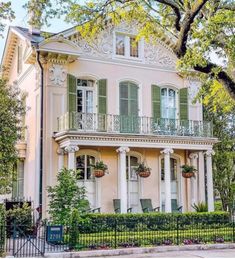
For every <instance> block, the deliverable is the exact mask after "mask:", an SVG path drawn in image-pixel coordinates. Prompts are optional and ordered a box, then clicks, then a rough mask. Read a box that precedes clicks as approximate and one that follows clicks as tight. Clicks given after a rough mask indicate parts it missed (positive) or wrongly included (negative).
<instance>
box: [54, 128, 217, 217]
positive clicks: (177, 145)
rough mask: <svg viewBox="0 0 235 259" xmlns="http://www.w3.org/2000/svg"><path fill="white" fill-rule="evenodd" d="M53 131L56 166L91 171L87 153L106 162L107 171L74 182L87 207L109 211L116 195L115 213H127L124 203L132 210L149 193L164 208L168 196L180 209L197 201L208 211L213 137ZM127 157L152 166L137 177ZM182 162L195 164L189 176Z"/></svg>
mask: <svg viewBox="0 0 235 259" xmlns="http://www.w3.org/2000/svg"><path fill="white" fill-rule="evenodd" d="M54 137H55V140H56V142H57V143H58V144H59V149H58V150H57V154H58V170H60V169H61V168H62V167H64V166H65V167H67V168H69V169H81V168H82V170H85V171H84V173H83V174H84V175H85V174H87V175H88V174H89V175H90V176H92V169H89V164H88V162H87V161H88V160H89V159H91V157H93V158H92V159H93V160H91V161H90V163H94V161H99V160H102V161H103V162H104V163H105V164H107V165H108V169H109V174H108V175H105V176H104V177H102V178H94V177H93V178H92V177H91V178H90V179H85V178H84V179H83V180H81V181H80V183H79V184H83V185H85V186H86V188H87V189H88V197H89V201H90V205H91V207H92V208H97V207H101V212H108V213H113V212H114V207H113V200H114V199H120V203H121V208H120V209H121V213H127V211H128V208H130V207H131V208H132V209H133V212H142V209H141V206H140V199H151V201H152V204H153V207H160V211H165V212H172V200H176V201H177V206H182V208H183V212H186V211H192V207H191V205H192V204H194V203H196V204H197V203H198V202H207V203H208V207H209V211H213V210H214V198H213V197H214V195H213V181H212V154H213V151H212V145H213V143H215V142H216V141H217V140H216V139H213V138H201V137H198V138H189V137H185V136H178V137H176V136H149V137H142V136H139V135H135V136H132V135H128V134H107V135H103V134H102V133H99V134H97V133H92V132H89V133H77V132H75V131H70V132H67V133H66V132H58V133H56V134H55V136H54ZM79 157H80V158H79ZM81 159H83V160H82V161H81ZM133 161H135V163H139V162H143V161H144V162H145V163H147V165H148V166H149V167H150V168H152V172H151V175H150V176H149V177H148V178H141V177H137V176H136V174H135V170H134V169H135V166H136V164H133V163H134V162H133ZM173 161H174V162H173ZM131 163H132V164H131ZM204 163H206V166H205V164H204ZM81 164H83V165H84V164H86V165H85V166H83V167H81ZM183 164H191V165H193V166H194V167H195V168H197V170H198V172H199V173H198V174H197V175H196V177H195V178H191V179H185V178H183V177H182V174H181V168H180V167H181V166H182V165H183ZM85 167H86V168H85ZM174 168H175V169H174ZM205 168H206V170H205ZM86 177H87V176H86ZM88 178H89V177H88ZM205 186H207V194H206V187H205Z"/></svg>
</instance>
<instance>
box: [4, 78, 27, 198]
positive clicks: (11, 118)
mask: <svg viewBox="0 0 235 259" xmlns="http://www.w3.org/2000/svg"><path fill="white" fill-rule="evenodd" d="M24 114H25V107H24V104H23V101H22V93H21V91H20V89H19V88H18V87H16V86H10V85H8V84H7V81H5V80H3V79H0V194H5V193H9V192H10V191H11V187H12V181H13V179H14V176H15V175H14V173H15V172H14V166H15V164H16V162H17V152H16V146H15V145H16V143H17V140H19V139H20V137H21V134H20V133H21V132H22V126H21V118H22V116H23V115H24Z"/></svg>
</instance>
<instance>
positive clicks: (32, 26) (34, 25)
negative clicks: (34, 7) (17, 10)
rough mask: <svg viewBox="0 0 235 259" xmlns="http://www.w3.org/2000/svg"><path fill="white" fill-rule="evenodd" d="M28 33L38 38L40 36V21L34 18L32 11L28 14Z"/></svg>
mask: <svg viewBox="0 0 235 259" xmlns="http://www.w3.org/2000/svg"><path fill="white" fill-rule="evenodd" d="M35 19H36V20H35ZM29 33H30V34H32V35H38V36H39V35H40V34H41V26H40V19H39V18H38V17H36V15H35V14H34V11H30V13H29Z"/></svg>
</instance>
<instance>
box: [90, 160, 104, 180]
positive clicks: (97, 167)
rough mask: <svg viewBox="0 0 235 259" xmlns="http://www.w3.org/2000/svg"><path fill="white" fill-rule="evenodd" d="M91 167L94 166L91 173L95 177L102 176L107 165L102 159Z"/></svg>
mask: <svg viewBox="0 0 235 259" xmlns="http://www.w3.org/2000/svg"><path fill="white" fill-rule="evenodd" d="M92 167H93V168H94V171H93V174H94V176H95V177H97V178H100V177H103V176H104V175H105V174H106V173H107V170H108V166H107V165H106V164H104V162H103V161H99V162H96V163H95V164H94V165H92Z"/></svg>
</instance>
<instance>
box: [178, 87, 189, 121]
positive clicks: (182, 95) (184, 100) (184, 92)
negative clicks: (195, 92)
mask: <svg viewBox="0 0 235 259" xmlns="http://www.w3.org/2000/svg"><path fill="white" fill-rule="evenodd" d="M179 102H180V119H181V120H188V88H182V89H180V90H179Z"/></svg>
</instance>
